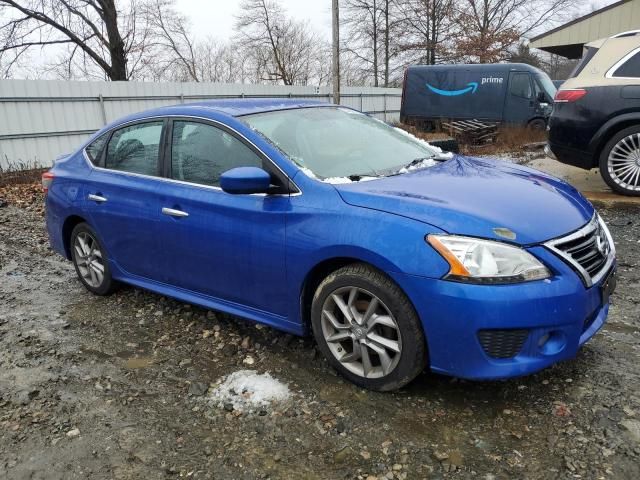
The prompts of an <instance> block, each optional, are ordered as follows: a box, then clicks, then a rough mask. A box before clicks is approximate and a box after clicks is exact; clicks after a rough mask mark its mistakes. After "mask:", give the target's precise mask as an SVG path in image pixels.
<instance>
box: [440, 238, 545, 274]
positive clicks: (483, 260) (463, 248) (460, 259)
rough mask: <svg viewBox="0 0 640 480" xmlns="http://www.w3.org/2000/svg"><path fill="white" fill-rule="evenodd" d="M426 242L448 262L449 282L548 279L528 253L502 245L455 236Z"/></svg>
mask: <svg viewBox="0 0 640 480" xmlns="http://www.w3.org/2000/svg"><path fill="white" fill-rule="evenodd" d="M427 241H428V242H429V244H430V245H431V246H433V248H435V249H436V250H437V251H438V253H440V255H442V256H443V257H444V259H445V260H446V261H447V262H448V263H449V265H450V267H451V269H450V270H449V273H448V274H447V276H446V278H447V279H449V280H457V281H461V282H469V283H489V284H500V283H518V282H529V281H532V280H541V279H544V278H549V277H550V276H551V272H549V270H548V269H547V267H545V266H544V265H543V264H542V263H540V261H539V260H538V259H536V258H535V257H534V256H533V255H531V254H530V253H529V252H527V251H525V250H523V249H522V248H519V247H514V246H512V245H507V244H505V243H501V242H494V241H491V240H482V239H479V238H472V237H461V236H458V235H429V236H428V237H427Z"/></svg>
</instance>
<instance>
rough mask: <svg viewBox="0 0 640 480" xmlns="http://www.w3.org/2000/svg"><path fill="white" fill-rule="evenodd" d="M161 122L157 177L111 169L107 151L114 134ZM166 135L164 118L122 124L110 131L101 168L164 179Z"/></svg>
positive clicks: (102, 155)
mask: <svg viewBox="0 0 640 480" xmlns="http://www.w3.org/2000/svg"><path fill="white" fill-rule="evenodd" d="M159 122H162V131H161V132H160V143H159V144H158V162H157V164H156V174H155V175H146V174H144V173H135V172H127V171H126V170H116V169H115V168H109V166H108V165H107V150H109V143H111V139H112V137H113V134H114V133H116V132H117V131H118V130H122V129H123V128H129V127H133V126H136V125H143V124H145V123H159ZM166 134H167V119H166V118H164V117H155V118H145V119H139V120H133V121H131V122H127V123H122V124H120V125H118V126H116V127H114V128H113V129H111V130H109V132H107V135H109V138H107V143H105V145H104V148H103V149H102V152H101V154H100V157H101V158H100V168H102V169H104V170H108V171H110V172H117V173H123V174H128V175H140V176H143V177H149V178H162V165H163V160H164V158H163V157H164V144H165V136H166ZM85 150H86V147H85ZM85 154H86V151H85ZM87 156H88V155H87Z"/></svg>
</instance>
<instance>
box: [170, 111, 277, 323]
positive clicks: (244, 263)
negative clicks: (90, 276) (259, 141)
mask: <svg viewBox="0 0 640 480" xmlns="http://www.w3.org/2000/svg"><path fill="white" fill-rule="evenodd" d="M172 124H173V127H172V134H171V137H170V138H171V140H170V142H169V145H170V149H169V152H168V156H167V160H168V161H169V162H170V167H169V168H168V170H169V172H168V174H169V176H171V177H172V178H173V179H174V180H177V181H175V182H167V185H166V186H165V188H164V191H163V196H162V200H161V201H162V208H163V209H164V210H163V213H164V214H163V215H161V217H162V219H161V222H160V234H161V237H162V239H163V243H164V245H165V252H166V255H167V258H168V259H169V261H170V263H171V267H170V268H169V269H168V273H169V279H168V281H169V283H171V284H172V285H176V286H178V287H181V288H184V289H188V290H190V291H192V292H196V293H199V294H204V295H207V296H212V297H215V298H217V299H219V300H224V301H228V302H233V303H236V304H240V305H244V306H248V307H252V308H255V309H258V310H260V311H264V312H268V313H271V314H275V315H280V316H285V315H286V313H287V310H286V299H285V291H286V288H285V285H286V269H285V226H286V222H285V218H286V214H287V211H288V209H289V196H288V195H258V194H256V195H232V194H228V193H225V192H223V191H222V190H221V189H220V188H219V181H220V175H221V174H222V173H223V172H225V171H227V170H229V169H230V168H234V167H241V166H256V167H263V168H264V167H265V162H268V159H264V158H262V157H261V155H260V154H258V153H257V152H256V151H254V150H253V149H252V148H251V147H250V146H249V145H247V144H246V143H244V142H243V141H242V140H241V139H239V138H237V137H236V136H235V135H234V134H233V133H231V132H228V131H226V130H223V129H221V128H219V127H218V126H215V125H212V124H209V123H206V122H200V121H190V120H173V121H172Z"/></svg>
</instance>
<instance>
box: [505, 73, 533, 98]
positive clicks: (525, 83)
mask: <svg viewBox="0 0 640 480" xmlns="http://www.w3.org/2000/svg"><path fill="white" fill-rule="evenodd" d="M510 91H511V95H515V96H516V97H522V98H531V81H530V80H529V74H528V73H516V74H514V75H513V76H512V77H511V87H510Z"/></svg>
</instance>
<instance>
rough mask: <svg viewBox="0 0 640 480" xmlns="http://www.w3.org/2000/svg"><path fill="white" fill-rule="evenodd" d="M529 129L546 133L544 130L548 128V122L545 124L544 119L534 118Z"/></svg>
mask: <svg viewBox="0 0 640 480" xmlns="http://www.w3.org/2000/svg"><path fill="white" fill-rule="evenodd" d="M527 127H528V128H530V129H531V130H534V131H536V132H544V130H545V129H546V128H547V122H545V121H544V120H543V119H542V118H534V119H533V120H531V121H530V122H529V124H528V125H527Z"/></svg>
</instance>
